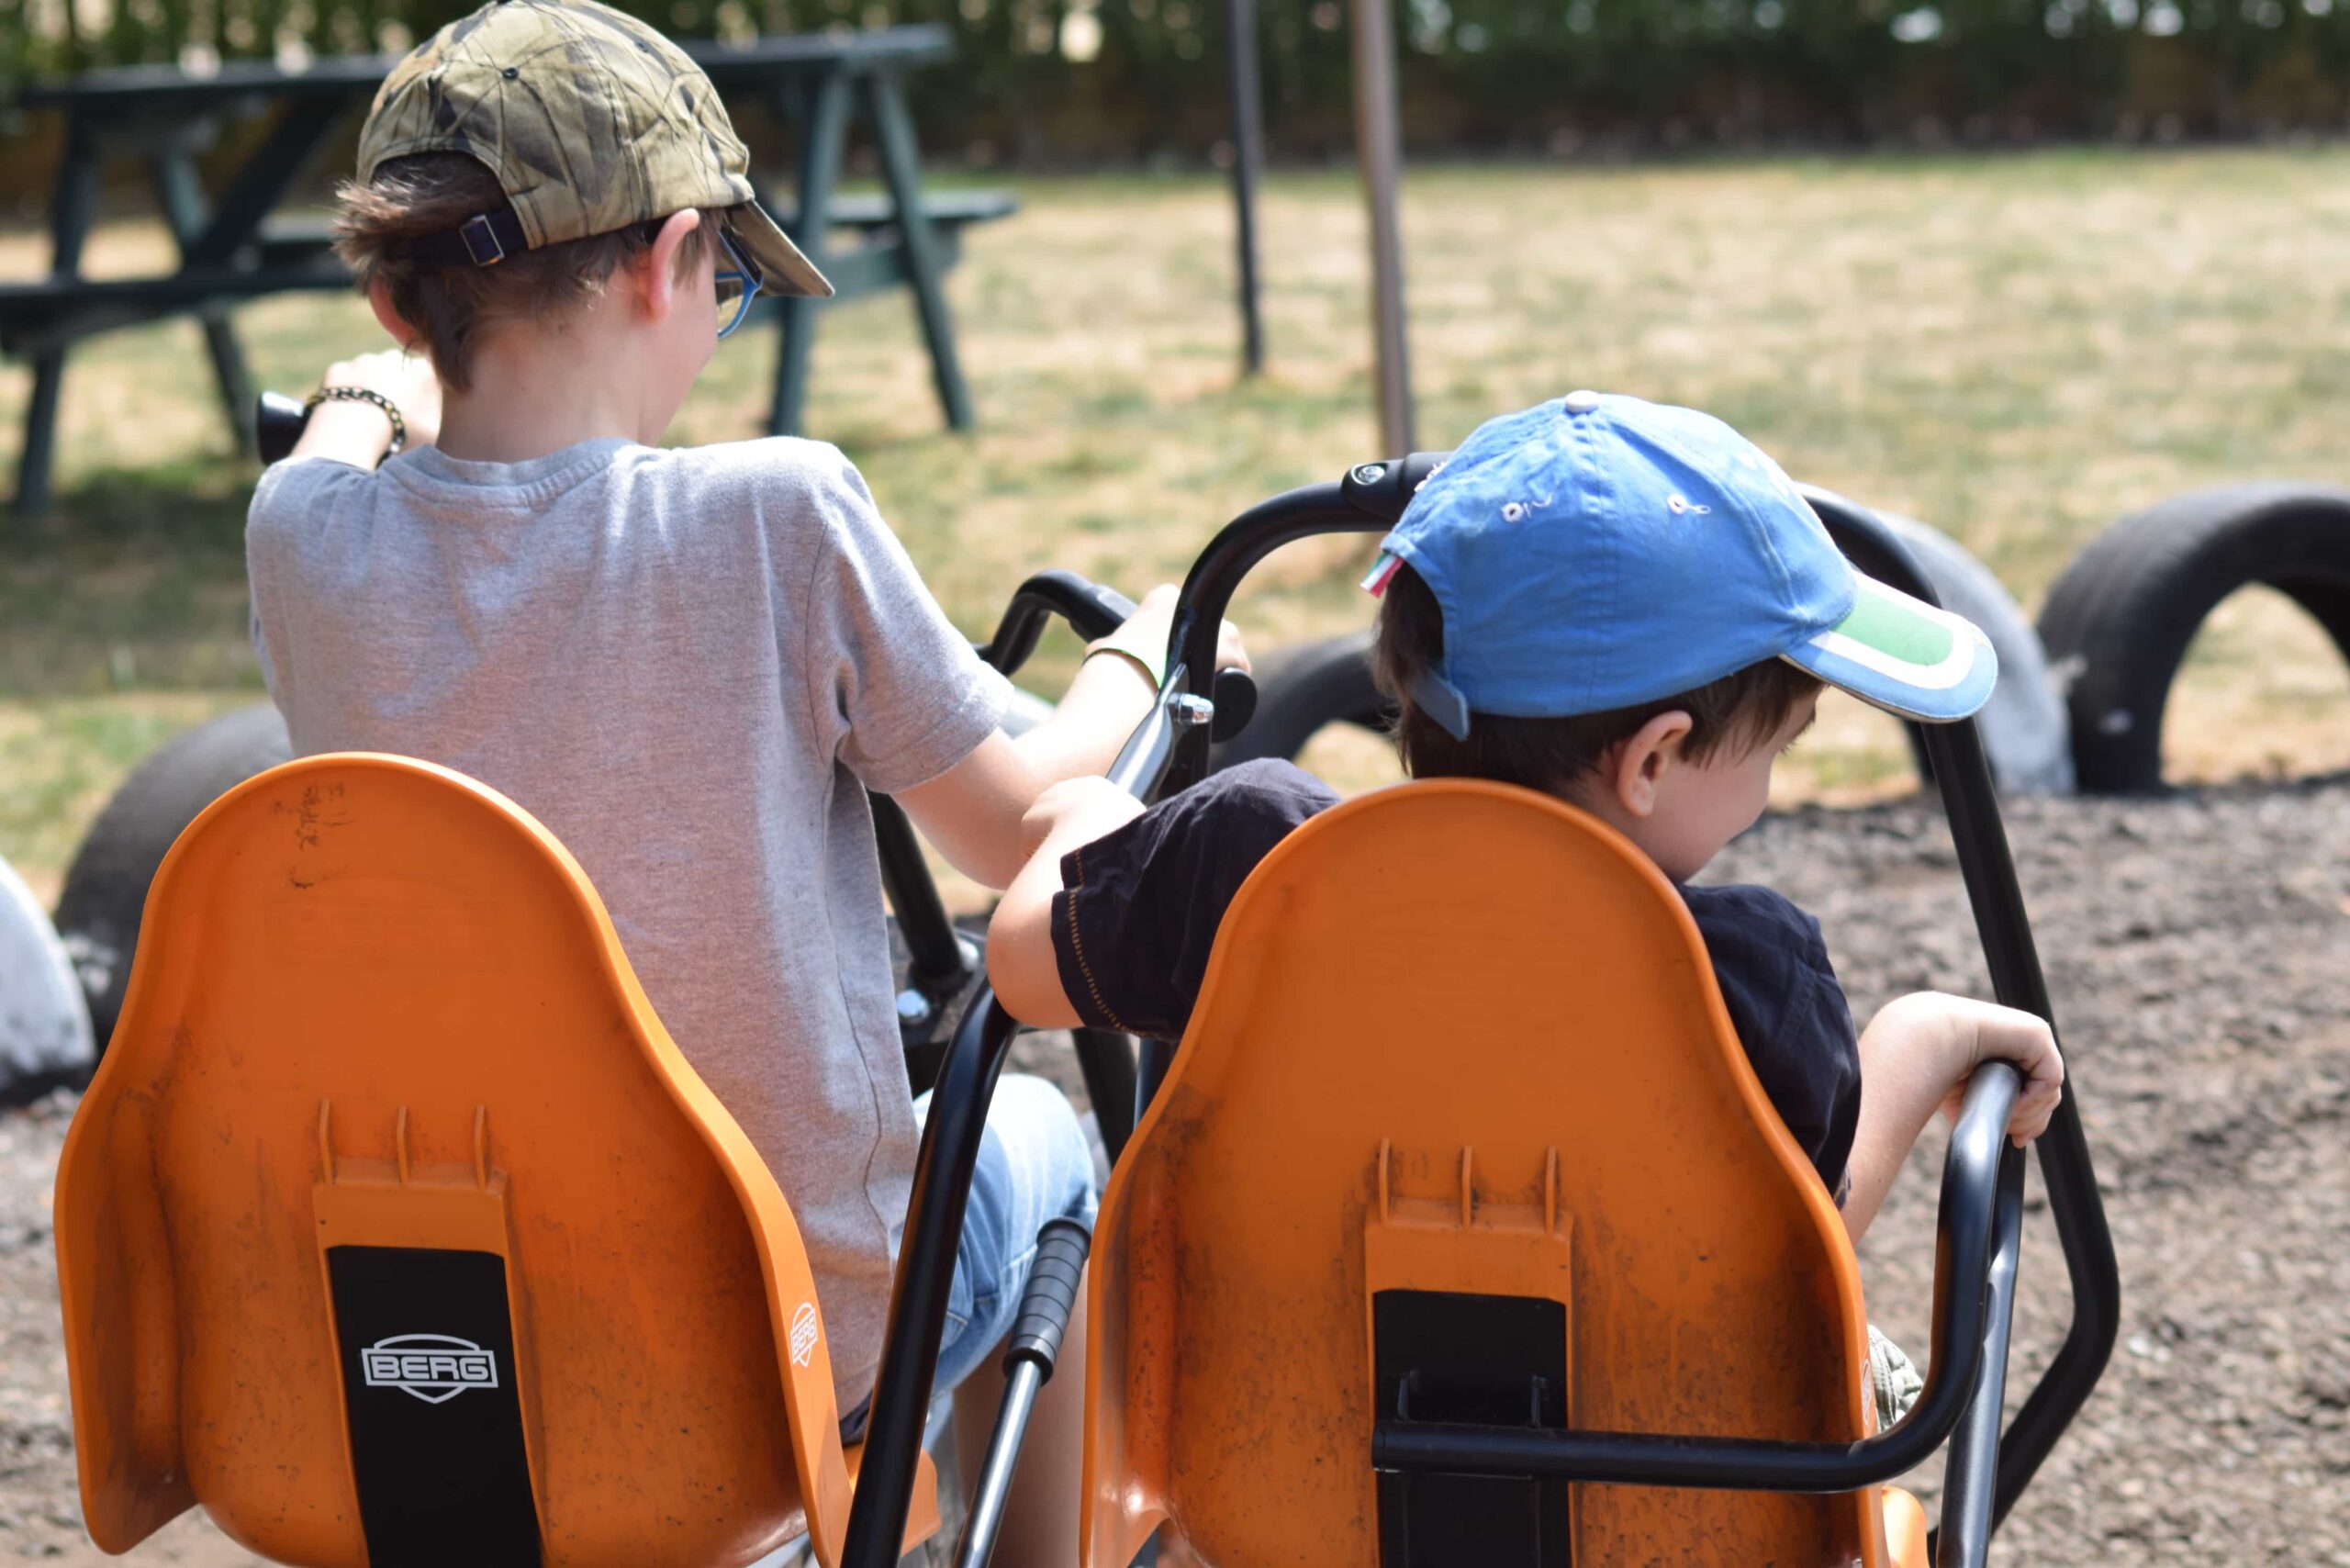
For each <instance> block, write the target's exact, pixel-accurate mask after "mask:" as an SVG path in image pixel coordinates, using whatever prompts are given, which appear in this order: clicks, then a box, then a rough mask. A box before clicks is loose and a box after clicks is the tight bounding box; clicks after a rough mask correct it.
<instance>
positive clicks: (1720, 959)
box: [1053, 762, 1861, 1204]
mask: <svg viewBox="0 0 2350 1568" xmlns="http://www.w3.org/2000/svg"><path fill="white" fill-rule="evenodd" d="M1337 802H1338V797H1337V794H1336V793H1335V792H1333V791H1332V790H1331V789H1330V787H1329V786H1328V785H1326V784H1325V783H1323V782H1322V781H1321V780H1320V779H1318V778H1315V777H1314V776H1313V775H1312V774H1310V773H1306V772H1304V770H1302V769H1300V768H1298V767H1292V765H1290V764H1289V763H1286V762H1251V763H1244V764H1243V765H1241V766H1240V767H1234V768H1229V769H1227V770H1225V772H1222V773H1217V774H1212V775H1210V776H1209V777H1208V778H1205V779H1203V780H1202V781H1201V782H1200V783H1198V784H1196V785H1194V786H1192V788H1191V789H1189V790H1184V791H1183V792H1182V793H1181V794H1180V795H1177V796H1174V797H1173V798H1171V799H1169V800H1166V801H1160V802H1159V803H1158V805H1156V806H1153V807H1152V808H1151V809H1150V810H1148V811H1147V812H1144V813H1143V814H1142V815H1140V816H1138V817H1136V819H1135V820H1134V821H1132V822H1130V823H1126V824H1125V825H1124V826H1123V827H1120V828H1118V829H1117V830H1116V831H1114V832H1113V833H1111V834H1107V835H1105V836H1103V837H1102V838H1099V839H1096V840H1095V841H1094V842H1093V843H1091V844H1089V845H1086V846H1084V847H1083V848H1081V849H1075V850H1071V851H1070V852H1069V854H1068V855H1066V856H1064V857H1062V859H1061V888H1062V890H1061V891H1060V892H1059V893H1057V894H1056V895H1054V898H1053V956H1054V958H1055V959H1056V960H1057V963H1058V965H1059V968H1060V977H1061V990H1062V991H1064V992H1065V993H1067V995H1068V997H1069V1002H1070V1004H1071V1005H1072V1006H1074V1007H1075V1008H1076V1009H1077V1014H1078V1016H1079V1017H1080V1018H1081V1019H1083V1020H1084V1021H1085V1022H1086V1023H1087V1024H1088V1025H1091V1026H1093V1027H1094V1028H1097V1029H1117V1030H1121V1031H1123V1032H1125V1033H1126V1034H1129V1035H1144V1036H1150V1037H1151V1038H1154V1039H1162V1040H1174V1039H1180V1038H1181V1037H1182V1034H1183V1027H1184V1025H1186V1024H1188V1023H1189V1022H1190V1021H1191V1017H1192V1003H1193V1002H1197V1001H1198V1000H1199V995H1200V986H1201V984H1202V982H1203V980H1205V979H1206V977H1207V969H1208V951H1209V949H1210V948H1212V947H1213V946H1214V945H1215V933H1216V927H1217V926H1219V925H1220V924H1223V922H1224V912H1225V909H1226V908H1228V907H1229V906H1230V905H1231V903H1232V900H1233V896H1234V895H1235V894H1236V893H1237V892H1239V890H1240V884H1241V883H1243V882H1245V881H1247V880H1248V873H1250V872H1251V871H1253V870H1255V869H1256V868H1257V863H1258V862H1259V861H1260V860H1262V859H1263V858H1264V857H1266V856H1267V855H1269V854H1270V853H1271V852H1272V848H1273V846H1275V845H1277V844H1279V843H1280V842H1281V840H1282V839H1283V838H1285V837H1287V836H1288V835H1289V834H1290V833H1291V832H1292V831H1293V830H1294V829H1295V828H1296V827H1297V826H1298V824H1300V823H1303V822H1304V821H1305V820H1306V819H1307V818H1308V817H1311V816H1313V815H1314V814H1315V812H1322V811H1326V810H1327V809H1328V808H1330V807H1331V806H1334V805H1336V804H1337ZM1681 896H1682V899H1683V901H1684V902H1686V903H1687V904H1688V906H1689V913H1690V914H1691V915H1692V916H1693V917H1694V918H1695V921H1696V924H1697V931H1698V934H1699V935H1702V936H1704V938H1705V939H1706V951H1707V955H1708V956H1709V957H1710V958H1712V959H1713V964H1714V979H1715V980H1716V981H1717V982H1718V983H1719V985H1720V987H1721V992H1722V1001H1723V1002H1724V1003H1725V1004H1726V1005H1727V1006H1728V1008H1729V1017H1730V1022H1731V1024H1732V1025H1735V1026H1736V1028H1737V1030H1738V1037H1739V1041H1740V1044H1742V1045H1744V1046H1745V1047H1746V1055H1747V1058H1748V1059H1749V1060H1751V1062H1752V1063H1753V1064H1754V1075H1755V1077H1756V1078H1758V1079H1760V1080H1761V1081H1762V1090H1763V1092H1764V1093H1766V1094H1768V1095H1769V1096H1770V1097H1771V1103H1772V1104H1773V1105H1774V1106H1776V1107H1777V1108H1778V1112H1779V1116H1780V1119H1781V1120H1783V1121H1785V1123H1786V1125H1787V1130H1788V1131H1789V1132H1790V1133H1793V1134H1794V1135H1795V1139H1796V1143H1797V1144H1799V1145H1801V1146H1802V1148H1803V1151H1804V1153H1805V1154H1807V1155H1808V1156H1809V1157H1810V1159H1811V1163H1812V1165H1813V1166H1814V1167H1815V1168H1816V1169H1817V1170H1818V1171H1819V1177H1820V1180H1821V1181H1823V1182H1826V1183H1827V1184H1828V1190H1829V1191H1830V1192H1831V1193H1835V1194H1836V1199H1837V1202H1838V1203H1840V1204H1841V1202H1843V1198H1844V1191H1845V1181H1846V1172H1845V1165H1846V1162H1847V1161H1848V1160H1849V1159H1851V1156H1852V1132H1853V1128H1854V1126H1856V1125H1857V1124H1858V1122H1859V1120H1860V1114H1861V1053H1860V1042H1859V1040H1858V1039H1857V1037H1856V1036H1854V1034H1853V1030H1852V1008H1851V1006H1850V1004H1849V1003H1847V1002H1845V1000H1844V988H1843V987H1842V986H1841V985H1839V984H1838V983H1837V980H1836V971H1835V970H1834V969H1832V968H1830V965H1829V962H1828V949H1827V946H1826V945H1825V944H1823V943H1822V942H1821V941H1820V937H1819V923H1818V921H1816V920H1814V919H1813V918H1812V917H1811V916H1810V915H1808V914H1806V913H1804V912H1803V911H1802V910H1800V909H1797V908H1796V906H1795V905H1794V904H1793V903H1791V902H1788V901H1787V900H1786V899H1785V898H1784V897H1782V896H1781V895H1779V894H1778V893H1775V892H1774V891H1772V890H1770V889H1768V888H1758V887H1743V886H1740V887H1718V888H1700V887H1684V888H1682V889H1681Z"/></svg>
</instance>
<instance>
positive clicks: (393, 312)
mask: <svg viewBox="0 0 2350 1568" xmlns="http://www.w3.org/2000/svg"><path fill="white" fill-rule="evenodd" d="M367 307H368V308H369V309H371V310H373V311H375V324H376V325H377V326H379V327H381V328H383V329H384V330H385V331H386V332H388V333H390V334H391V338H392V342H396V343H397V344H399V346H400V347H401V348H403V349H406V350H407V351H408V353H416V352H417V351H418V350H419V349H420V348H421V347H422V346H423V343H424V334H423V333H422V332H420V331H418V330H416V329H415V328H414V327H411V326H409V325H408V319H407V318H405V317H403V316H402V315H401V314H400V313H399V309H398V308H397V307H396V306H394V305H393V304H392V291H391V289H390V288H388V287H386V286H385V283H384V280H383V279H382V278H377V279H376V280H375V282H373V283H371V284H369V285H368V286H367Z"/></svg>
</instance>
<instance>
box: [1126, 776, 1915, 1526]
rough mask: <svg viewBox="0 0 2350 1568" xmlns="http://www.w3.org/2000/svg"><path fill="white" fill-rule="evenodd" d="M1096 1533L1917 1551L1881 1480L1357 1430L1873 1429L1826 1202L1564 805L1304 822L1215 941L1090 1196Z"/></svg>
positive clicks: (1623, 859) (1682, 933)
mask: <svg viewBox="0 0 2350 1568" xmlns="http://www.w3.org/2000/svg"><path fill="white" fill-rule="evenodd" d="M1091 1313H1092V1319H1091V1321H1092V1330H1091V1331H1092V1342H1091V1361H1090V1364H1089V1366H1088V1369H1087V1372H1088V1376H1089V1383H1090V1392H1091V1398H1092V1404H1093V1413H1092V1417H1091V1428H1090V1430H1089V1433H1088V1441H1087V1446H1086V1498H1087V1504H1086V1506H1087V1517H1086V1519H1085V1522H1084V1540H1085V1545H1086V1550H1087V1561H1088V1562H1090V1563H1091V1565H1092V1568H1123V1565H1124V1564H1125V1563H1126V1562H1128V1561H1129V1560H1131V1558H1132V1557H1133V1556H1134V1554H1135V1551H1136V1549H1137V1548H1138V1547H1139V1546H1140V1545H1141V1544H1142V1542H1143V1541H1144V1540H1145V1539H1146V1538H1147V1536H1148V1535H1149V1533H1150V1531H1151V1529H1153V1527H1154V1526H1156V1525H1158V1523H1160V1521H1162V1520H1164V1521H1166V1522H1167V1523H1168V1524H1169V1526H1170V1528H1171V1529H1172V1530H1173V1531H1174V1532H1175V1533H1177V1534H1179V1535H1181V1537H1182V1538H1183V1539H1184V1540H1186V1541H1187V1542H1188V1543H1189V1544H1190V1546H1191V1548H1192V1551H1193V1553H1194V1554H1195V1555H1196V1556H1197V1557H1198V1559H1199V1560H1201V1561H1202V1562H1207V1563H1213V1564H1215V1565H1217V1568H1258V1565H1260V1564H1314V1565H1317V1568H1321V1565H1343V1568H1358V1565H1368V1564H1373V1563H1384V1564H1387V1565H1388V1568H1394V1565H1396V1564H1401V1563H1405V1562H1410V1563H1416V1564H1423V1565H1425V1564H1468V1563H1476V1564H1493V1563H1498V1562H1537V1563H1541V1564H1545V1565H1549V1564H1553V1563H1560V1564H1563V1563H1567V1562H1576V1563H1586V1564H1595V1563H1606V1564H1618V1563H1638V1562H1676V1563H1715V1564H1723V1565H1726V1568H1727V1565H1732V1564H1735V1565H1737V1568H1753V1565H1754V1564H1758V1563H1778V1564H1786V1565H1791V1568H1827V1565H1830V1564H1834V1565H1837V1568H1841V1565H1843V1564H1847V1563H1852V1562H1864V1563H1867V1564H1869V1565H1870V1568H1886V1565H1888V1564H1908V1563H1916V1564H1919V1565H1920V1568H1922V1564H1923V1563H1924V1562H1925V1539H1924V1534H1925V1532H1924V1524H1923V1517H1922V1515H1921V1513H1920V1512H1919V1509H1918V1507H1917V1505H1916V1504H1915V1502H1914V1501H1912V1500H1911V1499H1909V1498H1908V1496H1907V1495H1904V1494H1900V1493H1897V1492H1889V1491H1884V1490H1880V1489H1872V1490H1870V1491H1868V1492H1864V1493H1861V1494H1858V1495H1843V1496H1798V1495H1762V1494H1752V1493H1732V1492H1719V1491H1698V1490H1662V1489H1656V1488H1647V1487H1636V1486H1626V1485H1607V1486H1602V1485H1572V1486H1571V1485H1569V1484H1564V1483H1559V1482H1533V1481H1522V1480H1520V1481H1511V1480H1496V1479H1476V1478H1469V1477H1458V1476H1442V1475H1436V1476H1410V1475H1404V1474H1400V1473H1395V1474H1386V1475H1382V1474H1380V1473H1376V1472H1375V1471H1374V1470H1373V1468H1372V1464H1371V1438H1372V1423H1373V1421H1374V1419H1375V1418H1378V1417H1401V1418H1405V1419H1416V1420H1422V1421H1457V1422H1474V1423H1488V1424H1495V1425H1516V1426H1539V1427H1545V1428H1568V1427H1572V1428H1581V1429H1585V1430H1612V1431H1634V1432H1663V1433H1676V1434H1696V1435H1707V1436H1726V1437H1751V1438H1771V1439H1817V1440H1850V1439H1858V1438H1861V1437H1863V1436H1865V1435H1867V1434H1868V1432H1869V1431H1870V1430H1871V1427H1872V1416H1871V1410H1872V1405H1871V1402H1870V1398H1869V1392H1868V1384H1867V1377H1866V1367H1867V1354H1868V1336H1867V1328H1866V1324H1865V1320H1864V1319H1863V1316H1862V1305H1861V1289H1860V1281H1859V1277H1858V1274H1857V1272H1856V1271H1855V1268H1854V1264H1853V1259H1852V1249H1851V1247H1850V1245H1849V1243H1848V1242H1847V1240H1846V1238H1845V1234H1844V1229H1843V1225H1842V1222H1841V1220H1840V1218H1839V1217H1838V1215H1837V1213H1836V1208H1835V1205H1834V1204H1833V1202H1832V1201H1831V1199H1830V1196H1829V1193H1827V1192H1826V1190H1825V1189H1824V1188H1823V1187H1822V1185H1821V1183H1820V1182H1819V1179H1818V1176H1817V1175H1816V1174H1815V1173H1814V1172H1813V1170H1812V1169H1811V1166H1810V1164H1809V1163H1808V1162H1807V1159H1805V1157H1804V1155H1803V1154H1802V1152H1801V1150H1800V1149H1799V1148H1797V1147H1796V1144H1795V1142H1794V1140H1793V1139H1792V1138H1791V1137H1789V1136H1788V1134H1787V1132H1786V1130H1785V1127H1784V1126H1782V1125H1781V1124H1780V1122H1779V1120H1778V1117H1777V1115H1776V1114H1775V1113H1774V1111H1773V1110H1772V1108H1771V1105H1770V1103H1769V1102H1768V1100H1766V1099H1765V1098H1764V1096H1763V1093H1762V1088H1761V1086H1760V1085H1759V1084H1758V1083H1757V1081H1755V1078H1754V1074H1753V1071H1752V1070H1751V1068H1750V1066H1749V1065H1748V1063H1747V1060H1746V1057H1745V1054H1744V1052H1743V1051H1741V1050H1740V1047H1739V1044H1738V1041H1737V1038H1736V1036H1735V1035H1734V1034H1733V1033H1732V1030H1731V1025H1730V1023H1729V1018H1728V1016H1727V1014H1725V1013H1724V1011H1723V1007H1722V1002H1721V999H1720V996H1719V994H1718V991H1717V990H1716V988H1715V983H1714V979H1713V971H1712V969H1711V967H1710V965H1709V964H1708V963H1707V958H1706V954H1705V949H1704V947H1703V946H1702V944H1701V941H1700V939H1699V936H1698V935H1697V931H1696V928H1695V925H1694V924H1692V922H1691V920H1690V917H1689V914H1688V913H1687V911H1686V909H1685V908H1684V906H1683V904H1682V902H1681V901H1680V899H1679V898H1678V896H1677V895H1675V893H1674V892H1673V889H1672V887H1671V886H1670V884H1668V883H1667V882H1666V880H1665V879H1664V878H1663V877H1662V875H1661V874H1660V873H1659V872H1658V870H1657V869H1656V868H1655V867H1654V865H1653V864H1651V862H1650V861H1649V860H1648V859H1646V858H1645V857H1643V856H1641V855H1640V854H1639V851H1637V850H1636V849H1634V848H1633V847H1632V846H1630V845H1629V844H1628V842H1627V841H1626V840H1624V839H1623V838H1622V837H1620V836H1619V835H1617V834H1616V833H1614V832H1613V831H1612V830H1610V829H1608V828H1606V827H1605V826H1604V825H1602V824H1600V823H1597V822H1596V821H1595V820H1594V819H1593V818H1590V817H1588V816H1585V815H1583V813H1581V812H1576V811H1574V810H1573V809H1572V808H1570V807H1567V806H1565V805H1562V804H1561V803H1559V802H1558V801H1552V800H1550V799H1547V798H1545V797H1542V796H1539V795H1536V794H1533V793H1530V792H1527V791H1525V790H1515V789H1511V788H1508V787H1505V786H1501V785H1495V784H1488V783H1479V782H1467V781H1445V782H1429V783H1419V784H1410V785H1405V786H1403V787H1401V788H1398V789H1393V790H1384V791H1381V792H1379V793H1376V794H1372V795H1369V796H1366V797H1363V798H1361V799H1359V800H1356V801H1349V802H1348V803H1346V804H1343V805H1340V806H1338V807H1336V808H1334V809H1333V810H1331V811H1329V812H1325V813H1324V814H1323V815H1321V816H1319V817H1316V818H1315V819H1314V820H1313V821H1312V822H1310V823H1307V824H1306V825H1304V827H1302V828H1300V829H1299V830H1298V831H1297V832H1296V833H1294V834H1292V835H1291V836H1290V837H1289V838H1288V839H1287V840H1286V841H1284V842H1283V843H1282V844H1281V846H1279V847H1278V848H1276V849H1275V850H1274V851H1273V853H1272V854H1271V855H1270V856H1269V857H1266V859H1265V860H1264V862H1263V863H1262V864H1261V865H1260V866H1259V868H1257V870H1256V872H1255V874H1254V875H1253V876H1252V877H1251V878H1250V879H1248V883H1247V884H1246V885H1245V886H1244V887H1243V888H1242V889H1241V890H1240V893H1239V896H1238V897H1237V899H1236V900H1235V901H1234V902H1233V904H1232V907H1231V909H1230V911H1229V912H1228V913H1226V915H1225V920H1224V924H1223V926H1222V928H1221V930H1220V931H1219V932H1218V934H1217V937H1216V946H1215V951H1214V957H1213V958H1212V959H1211V961H1210V964H1209V968H1208V971H1207V978H1206V981H1205V986H1204V989H1203V992H1202V994H1201V998H1200V1002H1199V1005H1198V1007H1197V1008H1196V1009H1195V1010H1194V1012H1193V1014H1192V1023H1191V1027H1190V1030H1189V1032H1188V1033H1187V1034H1186V1036H1184V1039H1183V1043H1182V1046H1181V1050H1180V1052H1179V1053H1178V1055H1177V1057H1176V1058H1175V1063H1174V1066H1173V1069H1172V1070H1171V1072H1170V1073H1169V1077H1168V1078H1167V1080H1166V1081H1165V1083H1164V1085H1163V1086H1162V1087H1161V1089H1160V1091H1159V1093H1158V1098H1157V1100H1156V1101H1155V1102H1154V1103H1153V1105H1152V1107H1151V1110H1150V1112H1149V1114H1148V1116H1147V1119H1146V1120H1145V1122H1144V1123H1143V1125H1142V1126H1141V1127H1140V1128H1139V1129H1138V1130H1137V1132H1136V1136H1135V1140H1134V1142H1133V1143H1132V1145H1130V1146H1129V1148H1127V1150H1126V1153H1125V1157H1124V1158H1123V1159H1122V1160H1121V1161H1120V1163H1119V1166H1118V1168H1117V1170H1116V1172H1115V1174H1114V1175H1113V1178H1112V1180H1111V1182H1110V1188H1109V1192H1108V1193H1107V1195H1106V1197H1105V1199H1104V1201H1103V1203H1102V1214H1101V1219H1100V1222H1099V1225H1098V1226H1097V1228H1096V1231H1095V1240H1094V1249H1093V1264H1092V1274H1091Z"/></svg>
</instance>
